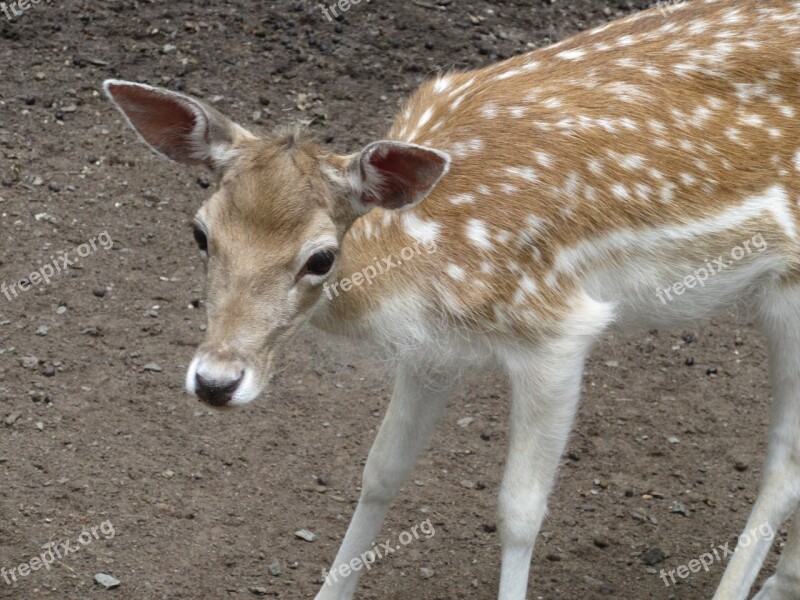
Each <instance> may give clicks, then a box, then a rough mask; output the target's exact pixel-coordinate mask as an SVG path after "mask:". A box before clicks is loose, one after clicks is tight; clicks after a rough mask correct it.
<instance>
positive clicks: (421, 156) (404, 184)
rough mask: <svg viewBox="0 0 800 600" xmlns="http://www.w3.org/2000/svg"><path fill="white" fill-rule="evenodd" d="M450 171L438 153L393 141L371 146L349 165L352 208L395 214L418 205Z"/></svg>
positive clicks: (445, 157)
mask: <svg viewBox="0 0 800 600" xmlns="http://www.w3.org/2000/svg"><path fill="white" fill-rule="evenodd" d="M449 169H450V155H449V154H447V153H446V152H442V151H441V150H435V149H433V148H426V147H425V146H418V145H416V144H408V143H405V142H396V141H381V142H374V143H372V144H370V145H369V146H367V147H366V148H364V150H363V151H361V153H360V154H358V155H356V157H355V159H354V160H353V162H352V164H351V165H350V181H351V184H352V187H353V192H354V203H355V205H356V206H355V207H356V209H357V210H358V212H360V213H362V214H363V213H366V212H368V211H370V210H371V209H373V208H375V207H376V206H377V207H381V208H386V209H391V210H397V209H402V208H407V207H410V206H414V205H415V204H417V203H418V202H421V201H422V199H423V198H425V196H427V195H428V194H429V193H430V191H431V190H432V189H433V188H434V187H436V184H437V183H439V180H441V178H442V177H444V176H445V175H446V174H447V172H448V170H449Z"/></svg>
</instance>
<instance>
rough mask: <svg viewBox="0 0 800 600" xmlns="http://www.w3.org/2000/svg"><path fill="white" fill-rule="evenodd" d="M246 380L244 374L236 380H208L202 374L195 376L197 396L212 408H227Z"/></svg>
mask: <svg viewBox="0 0 800 600" xmlns="http://www.w3.org/2000/svg"><path fill="white" fill-rule="evenodd" d="M243 378H244V372H242V373H241V374H240V375H239V377H237V378H236V379H228V380H222V381H220V380H212V379H206V378H205V377H203V376H202V375H201V374H200V373H197V375H195V388H194V389H195V394H197V397H198V398H200V400H202V401H203V402H205V403H206V404H210V405H211V406H217V407H219V406H225V405H226V404H228V403H229V402H230V401H231V400H233V395H234V394H235V393H236V390H237V389H239V385H240V384H241V383H242V379H243Z"/></svg>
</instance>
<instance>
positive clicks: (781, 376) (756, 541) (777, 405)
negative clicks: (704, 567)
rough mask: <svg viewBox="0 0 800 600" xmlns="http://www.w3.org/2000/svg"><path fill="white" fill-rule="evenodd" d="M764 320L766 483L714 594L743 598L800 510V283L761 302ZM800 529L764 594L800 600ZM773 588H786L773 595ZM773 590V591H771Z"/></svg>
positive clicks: (724, 599)
mask: <svg viewBox="0 0 800 600" xmlns="http://www.w3.org/2000/svg"><path fill="white" fill-rule="evenodd" d="M759 308H760V313H759V316H760V321H761V325H762V329H763V330H764V332H765V333H766V335H767V340H768V344H769V356H770V380H771V383H772V395H773V407H772V410H773V415H772V424H771V426H770V434H769V435H770V441H769V451H768V455H767V462H766V465H765V467H764V475H763V479H762V482H761V489H760V491H759V494H758V498H757V500H756V503H755V505H754V506H753V511H752V513H751V515H750V519H749V520H748V523H747V528H746V530H745V533H744V535H743V537H742V538H741V539H743V540H744V537H745V536H746V537H747V543H746V544H745V543H740V544H739V546H738V547H737V549H736V553H735V554H734V556H733V558H732V559H731V562H730V564H729V565H728V568H727V570H726V571H725V575H724V576H723V578H722V582H721V583H720V586H719V588H718V589H717V593H716V594H715V596H714V600H744V599H745V598H747V596H748V594H749V591H750V588H751V587H752V585H753V583H754V582H755V580H756V578H757V577H758V573H759V571H760V570H761V567H762V565H763V563H764V559H765V558H766V556H767V554H768V552H769V549H770V546H771V545H772V540H773V538H774V532H776V531H777V530H778V528H779V527H780V526H781V525H782V524H783V523H784V522H785V521H786V520H787V519H788V518H789V517H790V516H791V515H792V513H794V512H795V511H796V510H797V507H798V502H800V285H794V286H788V285H785V284H784V285H782V286H780V287H776V289H774V290H771V291H770V292H769V295H768V296H767V297H765V298H764V299H763V300H761V302H760V307H759ZM798 538H800V534H799V533H798V526H797V525H795V528H794V529H793V530H792V541H791V543H790V546H789V547H788V548H787V552H786V555H785V557H784V560H783V561H782V563H781V565H782V568H781V569H779V570H778V574H777V575H776V576H775V578H773V580H772V582H771V583H770V584H769V586H768V587H767V588H765V591H764V594H765V595H764V596H762V597H761V600H765V599H769V600H777V599H780V600H800V590H798V588H797V587H796V582H797V581H798V577H799V576H800V570H799V569H800V539H798ZM769 588H772V589H774V590H786V589H788V590H791V592H790V593H789V595H788V596H787V595H780V594H783V591H780V592H776V593H778V594H779V595H774V594H773V593H772V592H771V591H770V589H769ZM770 594H773V595H770Z"/></svg>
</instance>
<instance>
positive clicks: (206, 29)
mask: <svg viewBox="0 0 800 600" xmlns="http://www.w3.org/2000/svg"><path fill="white" fill-rule="evenodd" d="M647 4H648V2H640V1H636V2H625V1H613V2H612V1H609V2H604V1H599V2H598V1H597V0H571V1H569V2H567V1H565V0H548V1H539V0H537V1H533V0H514V1H505V2H496V3H489V2H482V1H479V0H444V1H442V0H440V1H439V2H436V0H429V2H411V1H407V2H391V1H390V0H374V1H373V2H371V3H369V2H367V1H366V0H365V1H364V2H362V3H361V4H360V5H358V6H354V7H353V8H351V10H350V11H349V12H348V13H347V14H346V15H345V16H344V18H343V19H342V20H340V21H334V22H328V20H327V19H326V18H325V17H324V15H323V13H322V11H321V9H320V8H319V6H318V5H317V3H316V2H312V1H287V0H280V1H276V2H266V3H258V2H249V1H245V0H240V1H230V2H222V3H214V5H210V6H209V5H201V4H200V3H192V2H187V1H181V0H176V1H172V2H155V1H121V2H112V1H110V0H94V1H92V2H77V1H67V0H65V1H63V2H53V3H45V2H42V3H39V4H37V5H32V6H31V7H30V9H29V10H28V11H27V13H25V14H23V15H21V16H20V17H18V18H16V19H15V20H13V21H9V20H7V19H6V18H5V16H4V15H3V14H2V13H0V58H2V60H1V61H0V180H1V181H2V185H1V186H0V236H2V242H0V243H2V245H3V247H2V253H0V283H2V282H6V283H7V284H9V285H10V284H11V283H14V282H17V281H18V280H19V279H21V278H23V277H25V276H27V275H29V274H30V273H31V272H32V271H34V270H36V269H38V268H39V266H40V265H42V264H44V263H47V262H49V261H50V256H51V255H55V254H56V253H59V252H70V253H71V254H72V255H73V256H74V253H75V252H76V251H77V247H78V246H79V245H80V244H83V243H84V242H88V241H89V240H90V239H91V238H93V237H95V236H98V235H99V234H101V233H103V232H107V234H108V236H110V238H111V239H113V243H114V245H113V248H112V249H111V250H104V249H103V248H102V247H98V249H97V251H95V252H93V253H91V254H90V255H89V256H87V257H86V258H83V259H81V260H80V262H79V263H77V264H75V265H73V266H72V267H71V268H69V270H68V271H67V272H66V273H62V274H60V275H57V276H56V277H55V279H54V281H53V282H52V283H51V284H50V285H44V284H42V285H38V286H35V287H34V288H33V289H31V290H29V291H27V292H20V293H19V294H18V297H16V298H14V297H13V296H12V298H11V300H8V299H7V298H6V297H5V296H3V295H0V567H2V568H5V569H6V570H9V569H11V568H14V567H17V566H18V565H19V564H21V563H24V562H28V561H30V559H31V558H32V557H33V556H35V555H38V554H40V553H41V552H43V550H42V546H43V545H45V544H46V543H48V542H50V541H57V542H64V541H67V540H71V541H72V542H73V544H74V543H75V542H76V540H77V539H78V536H79V535H80V534H81V532H82V531H83V530H84V529H86V528H88V529H91V527H93V526H94V527H97V526H99V525H100V524H101V523H103V522H106V521H110V522H111V523H112V524H113V527H114V531H115V533H116V535H115V536H114V537H113V539H108V540H106V539H104V537H103V536H102V535H101V537H100V539H97V540H94V541H92V542H91V543H89V544H87V545H86V546H84V547H82V548H81V549H80V551H78V552H75V553H72V554H70V555H69V556H67V557H65V558H64V559H63V560H60V561H58V562H57V563H56V564H54V565H53V566H52V568H51V569H50V570H39V571H36V572H33V573H31V574H30V575H28V576H27V577H24V578H20V579H19V581H18V582H17V583H16V584H14V585H11V586H9V585H6V583H5V582H4V581H3V580H2V579H0V598H8V599H14V600H28V599H39V598H58V599H60V600H65V599H69V600H89V599H95V598H112V597H113V598H117V599H119V600H123V599H134V600H158V599H170V600H172V599H198V600H199V599H214V600H216V599H220V598H248V597H250V596H252V595H253V594H254V593H261V592H265V593H266V595H268V596H273V597H279V598H287V599H298V598H313V597H314V595H315V594H316V591H317V589H318V587H319V584H320V580H321V576H320V574H321V571H322V570H323V569H324V568H327V567H328V566H329V563H330V561H331V560H332V558H333V556H334V554H335V552H336V549H337V547H338V544H339V542H340V540H341V538H342V536H343V534H344V531H345V528H346V526H347V522H348V519H349V517H350V515H351V513H352V510H353V508H354V506H355V502H356V499H357V498H358V494H359V487H358V486H359V483H360V476H361V469H362V465H363V462H364V459H365V457H366V455H367V452H368V450H369V447H370V443H371V442H372V439H373V438H374V435H375V431H376V428H377V427H378V425H379V423H380V420H381V417H382V416H383V414H384V413H385V410H386V406H387V402H388V398H389V392H390V389H391V384H390V374H388V373H387V372H386V370H385V369H384V365H381V364H380V363H378V362H375V361H370V360H368V359H367V358H365V357H364V356H363V355H362V354H361V352H360V351H359V349H347V348H343V347H342V344H341V343H340V342H339V341H337V340H329V339H323V338H321V337H320V336H319V335H318V334H317V333H316V332H314V331H307V332H305V333H304V334H303V335H302V336H301V338H300V339H298V340H297V341H296V343H295V344H294V346H293V347H292V348H291V349H290V350H289V352H287V354H286V355H285V356H283V357H282V359H281V362H280V364H279V372H278V374H277V376H276V377H275V380H274V383H273V386H272V388H271V392H270V393H269V395H268V396H267V397H264V398H262V399H261V400H259V401H258V402H257V403H256V404H254V405H252V406H250V407H248V408H246V409H244V410H241V411H239V412H232V413H223V414H220V413H211V412H209V411H208V410H206V409H204V408H203V407H202V406H201V405H199V404H198V403H197V402H196V401H194V400H192V399H190V398H188V397H187V396H186V395H185V393H184V392H183V377H184V372H185V369H186V366H187V364H188V362H189V360H190V359H191V357H192V355H193V351H194V348H195V346H196V345H197V344H198V343H199V342H200V341H201V339H202V335H203V333H202V331H201V326H202V324H203V322H204V310H203V306H202V302H201V301H200V300H201V299H202V297H203V267H202V264H201V261H200V258H199V257H198V256H197V252H196V248H195V246H194V242H193V240H192V236H191V232H190V230H189V227H188V223H189V221H190V218H191V215H192V214H193V212H194V211H195V209H196V207H197V206H198V205H199V203H200V202H201V201H202V200H203V199H204V198H205V197H206V196H207V195H208V194H209V191H208V190H206V189H204V188H205V187H206V185H207V183H206V182H205V181H204V180H203V179H202V178H203V177H205V175H204V174H203V173H201V172H199V171H197V172H187V171H184V170H181V169H180V168H178V167H176V166H173V165H171V164H168V163H166V162H163V161H162V160H160V159H159V158H157V157H156V156H154V155H152V154H150V153H148V151H147V149H146V148H145V147H144V146H142V145H141V144H140V143H139V142H138V141H137V140H136V138H135V136H134V135H133V133H132V132H131V131H129V130H127V129H126V128H125V127H124V126H123V124H122V122H121V118H120V116H119V115H118V113H117V112H116V111H114V109H113V108H112V106H111V105H110V103H109V102H108V101H107V100H106V99H105V98H104V97H103V96H102V93H101V91H100V86H101V82H102V81H103V79H105V78H108V77H119V78H124V79H132V80H140V81H146V82H148V83H151V84H155V85H162V86H165V87H169V88H173V89H177V90H183V91H185V92H187V93H191V94H195V95H197V96H199V97H202V98H204V99H205V100H207V101H209V102H211V103H212V104H213V105H215V106H216V107H217V108H219V109H220V110H222V111H224V112H226V113H228V114H230V115H232V116H233V117H235V118H236V119H237V120H239V121H240V122H242V123H243V124H245V125H246V126H248V127H251V128H253V129H257V130H263V131H268V130H269V129H270V128H272V127H273V126H276V125H279V124H284V123H287V122H290V121H297V120H302V121H307V122H310V123H311V129H312V131H313V132H314V134H315V135H316V136H317V137H318V138H319V139H320V140H321V141H325V142H327V143H329V144H331V145H332V147H333V148H334V149H336V150H337V151H344V150H347V151H353V150H355V149H357V148H359V147H361V146H362V145H364V144H366V143H367V142H369V141H371V140H374V139H377V138H379V137H380V136H381V134H382V133H383V132H384V131H385V130H386V129H387V126H388V123H389V121H390V118H391V116H392V114H393V112H394V111H395V110H396V109H397V107H398V105H399V103H400V101H401V100H402V99H403V98H404V97H406V96H407V95H408V94H409V93H410V92H411V91H412V90H413V89H414V88H415V87H416V86H417V85H418V84H419V83H420V82H422V81H423V80H424V79H426V78H427V77H429V76H430V75H431V74H433V73H435V72H437V71H438V70H441V69H445V68H453V67H455V68H469V67H477V66H481V65H484V64H487V63H489V62H492V61H496V60H498V59H502V58H504V57H508V56H512V55H514V54H516V53H520V52H523V51H525V50H526V49H528V48H534V47H540V46H543V45H546V44H548V43H549V42H551V41H557V40H559V39H561V38H563V37H564V36H566V35H569V34H572V33H574V32H577V31H579V30H582V29H586V28H589V27H592V26H594V25H597V24H600V23H602V22H604V21H606V20H608V19H610V18H615V17H618V16H622V15H623V14H626V13H628V12H630V11H632V10H638V9H642V8H644V7H646V6H647ZM267 5H268V6H267ZM432 5H435V6H434V7H433V8H431V6H432ZM15 6H16V5H15ZM436 6H439V8H436ZM198 301H200V303H199V306H198V307H195V305H198ZM60 307H61V308H60ZM65 309H66V310H65ZM690 358H692V359H693V366H688V365H687V359H690ZM710 368H715V369H716V374H711V375H709V374H708V370H709V369H710ZM585 392H586V393H585V398H584V402H583V406H582V409H581V412H580V418H579V422H578V424H577V428H576V433H575V434H574V436H573V438H572V440H571V443H570V446H569V450H568V452H569V454H568V457H565V458H564V461H563V469H562V473H561V478H560V480H559V484H558V486H557V488H556V490H555V493H554V496H553V498H552V501H551V511H550V515H549V516H548V518H547V521H546V523H545V527H544V533H543V535H542V536H541V537H540V540H539V544H538V546H537V550H536V555H535V560H534V564H533V568H532V581H533V583H532V587H531V590H532V591H531V597H532V598H552V599H563V600H572V599H575V598H581V599H593V598H601V597H602V598H605V597H616V598H622V599H641V598H653V599H667V598H681V599H689V600H693V599H701V598H709V597H711V595H712V594H713V590H714V589H715V586H716V583H717V582H718V580H719V578H720V577H721V575H722V570H723V567H724V565H722V564H716V565H714V566H712V567H711V572H709V573H702V572H701V573H698V574H695V575H692V576H691V577H689V578H688V579H687V580H686V581H683V582H682V583H681V585H678V586H675V587H672V588H667V587H665V585H664V583H663V581H662V580H661V579H660V578H659V575H658V571H659V570H660V569H662V568H663V569H666V570H670V569H675V568H677V567H678V566H679V565H682V564H685V563H687V562H688V561H689V560H691V559H693V558H696V557H698V556H699V555H700V554H702V553H704V552H706V551H707V550H708V549H710V548H711V547H712V546H716V545H723V544H725V543H727V542H728V541H730V539H731V538H732V536H736V535H738V534H739V533H740V531H741V529H742V528H743V525H744V522H745V520H746V517H747V514H748V512H749V509H750V507H751V505H752V502H753V500H754V497H755V494H756V489H757V482H758V477H759V474H760V462H761V460H762V457H763V455H764V450H765V443H764V441H765V439H766V425H767V421H768V408H769V387H768V382H767V374H766V368H765V355H764V349H763V342H762V339H761V338H760V337H759V336H758V335H757V334H755V333H754V332H753V330H752V328H751V327H750V326H748V325H747V323H745V322H741V321H740V320H737V319H736V318H735V315H729V316H728V317H726V318H723V319H720V320H719V321H716V322H713V323H704V324H701V325H698V327H697V328H696V329H694V330H692V331H652V332H649V333H648V332H642V334H641V335H639V336H637V337H632V338H620V337H611V336H609V337H606V338H605V339H604V340H603V342H602V343H601V344H600V345H599V346H598V348H597V350H596V352H595V353H594V355H593V358H592V360H591V363H590V367H589V369H588V373H587V376H586V379H585ZM507 407H508V391H507V385H506V382H505V380H504V379H503V378H502V377H501V375H500V374H499V373H488V374H487V373H482V374H475V375H473V376H471V377H469V378H468V379H467V381H466V383H465V384H464V385H463V386H462V387H461V388H460V390H459V393H458V394H457V396H456V397H455V398H454V401H453V402H452V405H451V408H450V411H449V412H448V415H447V417H446V419H445V422H444V423H443V426H442V427H441V429H440V432H439V433H438V435H437V437H436V439H435V441H434V443H433V444H432V446H431V450H430V451H429V452H428V453H427V454H426V455H425V457H424V458H423V460H422V461H421V464H420V465H419V467H418V468H417V470H416V471H415V472H414V474H413V476H412V481H410V482H409V484H408V485H407V486H406V488H405V489H404V490H403V492H402V494H401V495H400V496H399V498H398V500H397V501H396V503H395V505H394V507H393V510H392V512H391V515H390V518H389V521H388V522H387V525H386V527H385V529H384V535H385V537H386V538H389V539H397V536H398V535H399V533H400V532H401V531H403V530H406V529H409V528H410V527H412V526H413V525H415V524H417V523H420V522H421V521H424V520H425V519H427V518H430V519H431V521H432V523H433V524H434V526H435V528H436V533H435V535H434V536H433V537H432V538H431V539H429V540H425V539H421V540H419V541H414V542H413V543H411V544H409V545H408V546H407V547H405V548H403V549H402V550H401V551H399V552H397V553H396V554H394V555H393V556H391V557H389V558H386V559H385V560H383V561H381V562H380V563H378V564H377V565H375V567H374V568H373V569H372V572H371V573H369V574H368V575H367V576H366V577H365V578H364V579H363V585H362V588H361V591H360V594H359V597H360V598H369V599H378V598H380V599H381V600H385V599H405V598H424V599H426V600H434V599H442V600H452V599H453V598H479V599H489V598H493V597H496V588H497V584H498V574H499V558H500V553H499V540H498V536H497V533H496V531H495V526H494V523H495V497H496V492H497V489H498V485H499V481H500V476H501V473H502V464H503V462H504V453H505V441H506V440H505V437H506V435H505V430H506V427H505V425H504V422H505V420H506V416H507ZM464 417H472V418H474V421H473V422H472V423H471V424H469V425H468V426H466V427H462V426H459V425H458V423H457V422H458V421H459V420H460V419H462V418H464ZM673 436H674V438H677V440H676V439H671V440H670V439H669V438H671V437H673ZM319 478H322V479H319ZM320 482H323V483H325V485H321V484H320ZM465 482H471V483H474V484H477V485H475V486H474V487H469V486H468V485H467V484H466V483H465ZM676 503H680V504H681V505H682V506H683V507H685V509H686V511H684V514H680V513H678V512H673V510H674V509H675V505H676ZM678 508H680V506H679V507H678ZM301 528H306V529H309V530H311V531H313V532H314V533H316V534H317V535H318V536H319V539H318V540H317V541H316V542H315V543H308V542H305V541H302V540H299V539H297V538H296V537H295V535H294V532H295V531H296V530H298V529H301ZM784 538H785V532H781V534H780V535H779V542H782V541H783V539H784ZM779 546H780V544H776V548H779ZM658 549H661V550H662V551H663V554H665V555H667V558H665V559H664V560H663V561H662V562H659V563H657V564H656V565H655V566H648V565H646V564H645V555H648V557H651V558H652V557H655V558H659V552H658ZM777 552H778V550H775V551H773V554H772V555H771V556H770V560H769V565H768V568H769V569H770V570H771V569H773V568H774V565H775V561H776V556H777ZM275 562H280V564H281V573H280V575H278V576H274V575H270V574H269V569H268V567H269V566H270V565H271V564H273V563H275ZM650 562H653V561H650ZM423 568H424V569H432V570H433V572H434V573H433V576H432V577H429V578H424V577H422V573H421V569H423ZM100 572H107V573H110V574H112V575H114V576H115V577H116V578H118V579H119V580H121V582H122V585H121V586H120V587H119V588H118V589H116V590H113V591H106V590H104V589H102V588H101V587H100V586H98V585H97V584H96V583H95V582H94V580H93V578H94V575H95V574H96V573H100ZM426 574H427V575H430V573H426ZM259 588H263V590H260V589H259Z"/></svg>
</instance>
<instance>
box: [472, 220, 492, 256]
mask: <svg viewBox="0 0 800 600" xmlns="http://www.w3.org/2000/svg"><path fill="white" fill-rule="evenodd" d="M466 233H467V238H469V240H470V241H471V242H472V243H473V244H475V245H476V246H477V247H478V248H480V249H482V250H491V249H492V248H493V247H494V246H493V244H492V242H491V239H490V236H489V229H488V228H487V227H486V223H484V222H483V221H481V220H480V219H470V220H469V221H468V222H467V225H466Z"/></svg>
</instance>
